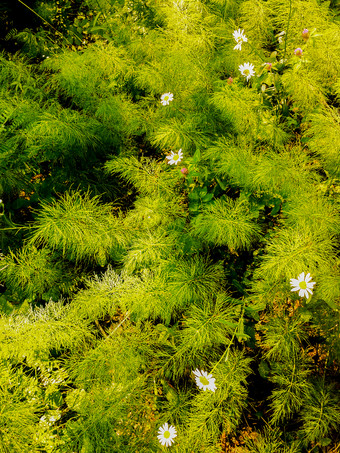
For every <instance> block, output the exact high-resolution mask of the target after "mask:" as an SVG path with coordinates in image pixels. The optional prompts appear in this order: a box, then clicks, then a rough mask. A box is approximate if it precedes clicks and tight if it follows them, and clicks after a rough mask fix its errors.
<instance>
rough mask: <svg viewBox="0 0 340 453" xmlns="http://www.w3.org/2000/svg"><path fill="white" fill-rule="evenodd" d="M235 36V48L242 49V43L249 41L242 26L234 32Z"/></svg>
mask: <svg viewBox="0 0 340 453" xmlns="http://www.w3.org/2000/svg"><path fill="white" fill-rule="evenodd" d="M233 37H234V39H235V41H236V42H237V44H236V46H235V47H234V50H235V49H237V50H241V47H242V43H243V42H247V41H248V39H247V38H246V37H245V35H244V30H241V29H240V28H239V29H238V30H235V31H234V33H233Z"/></svg>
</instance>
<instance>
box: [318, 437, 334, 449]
mask: <svg viewBox="0 0 340 453" xmlns="http://www.w3.org/2000/svg"><path fill="white" fill-rule="evenodd" d="M331 442H332V439H330V438H329V437H324V438H323V439H321V440H320V445H321V447H327V445H329V444H330V443H331Z"/></svg>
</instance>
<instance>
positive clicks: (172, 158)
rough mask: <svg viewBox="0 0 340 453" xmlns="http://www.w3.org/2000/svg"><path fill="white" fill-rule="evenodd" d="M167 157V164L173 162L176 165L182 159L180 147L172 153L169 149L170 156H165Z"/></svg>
mask: <svg viewBox="0 0 340 453" xmlns="http://www.w3.org/2000/svg"><path fill="white" fill-rule="evenodd" d="M166 158H167V159H169V162H168V164H170V165H172V164H175V165H177V164H178V162H180V161H181V160H182V159H183V153H182V148H181V149H180V150H179V151H178V153H174V152H173V151H171V154H170V156H166Z"/></svg>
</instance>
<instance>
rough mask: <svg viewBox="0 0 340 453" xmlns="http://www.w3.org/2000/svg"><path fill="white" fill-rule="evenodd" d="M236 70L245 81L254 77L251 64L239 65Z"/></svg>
mask: <svg viewBox="0 0 340 453" xmlns="http://www.w3.org/2000/svg"><path fill="white" fill-rule="evenodd" d="M238 69H239V70H240V71H241V74H242V75H243V76H244V77H247V80H249V79H250V77H252V76H254V75H255V71H254V65H252V64H251V63H244V64H240V66H239V67H238Z"/></svg>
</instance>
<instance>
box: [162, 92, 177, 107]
mask: <svg viewBox="0 0 340 453" xmlns="http://www.w3.org/2000/svg"><path fill="white" fill-rule="evenodd" d="M173 99H174V95H173V94H172V93H164V94H162V96H161V103H162V104H163V105H169V103H170V101H173Z"/></svg>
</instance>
